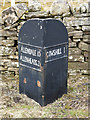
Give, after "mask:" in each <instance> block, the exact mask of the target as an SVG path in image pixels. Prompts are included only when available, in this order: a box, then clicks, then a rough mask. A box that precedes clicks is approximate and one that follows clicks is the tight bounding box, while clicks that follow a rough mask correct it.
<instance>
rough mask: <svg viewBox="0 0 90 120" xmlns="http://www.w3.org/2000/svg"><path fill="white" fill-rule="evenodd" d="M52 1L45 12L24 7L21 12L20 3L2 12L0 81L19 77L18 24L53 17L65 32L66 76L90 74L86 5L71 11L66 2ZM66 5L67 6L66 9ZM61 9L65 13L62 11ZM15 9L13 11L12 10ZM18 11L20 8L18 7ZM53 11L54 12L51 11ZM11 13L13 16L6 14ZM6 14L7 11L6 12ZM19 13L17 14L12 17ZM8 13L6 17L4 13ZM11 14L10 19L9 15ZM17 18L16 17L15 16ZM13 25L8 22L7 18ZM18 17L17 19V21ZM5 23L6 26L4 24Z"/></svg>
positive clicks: (89, 28) (89, 16)
mask: <svg viewBox="0 0 90 120" xmlns="http://www.w3.org/2000/svg"><path fill="white" fill-rule="evenodd" d="M60 5H61V3H60V2H59V3H58V2H54V3H53V4H52V6H51V8H50V10H48V11H39V10H37V11H36V10H35V9H34V11H33V10H31V9H30V8H29V9H30V11H29V12H27V11H28V10H29V9H28V8H27V7H25V6H24V5H21V6H24V7H23V9H24V8H25V9H24V10H23V11H24V12H21V11H20V10H19V9H20V4H19V5H17V6H19V8H17V6H16V7H15V8H14V9H13V8H9V9H7V10H4V12H3V13H2V18H3V21H1V20H0V41H1V43H0V58H1V62H0V71H1V74H2V78H3V79H8V80H13V79H17V80H18V77H19V72H18V71H19V62H18V33H19V30H20V28H21V27H22V25H23V24H24V23H25V22H26V21H27V20H28V19H32V18H40V19H41V18H44V19H46V18H54V19H58V20H60V21H62V22H63V23H64V24H65V26H66V27H67V30H68V36H69V57H68V74H69V75H77V74H80V75H83V74H85V75H90V73H89V64H88V63H89V55H90V49H89V48H90V10H89V7H90V3H85V4H82V5H80V7H78V10H77V8H76V9H74V11H72V9H71V7H70V6H69V4H68V3H64V4H63V3H62V5H61V7H60ZM66 6H67V7H66ZM63 7H65V8H67V10H65V9H62V8H63ZM16 8H17V9H16ZM21 8H22V7H21ZM56 9H57V11H55V10H56ZM9 10H10V11H11V10H14V13H12V12H11V14H10V11H9ZM6 11H7V12H6ZM17 11H18V13H19V11H20V14H18V15H17V14H16V13H17ZM8 13H9V14H8ZM12 14H13V16H12ZM18 16H19V17H18ZM10 17H11V18H16V19H12V20H14V22H10V20H11V19H9V18H10ZM17 18H18V19H17ZM7 23H9V24H7Z"/></svg>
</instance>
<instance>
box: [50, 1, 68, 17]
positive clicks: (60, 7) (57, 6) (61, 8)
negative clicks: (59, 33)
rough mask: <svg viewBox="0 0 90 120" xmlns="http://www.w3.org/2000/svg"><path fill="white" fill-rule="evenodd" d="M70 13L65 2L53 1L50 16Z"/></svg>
mask: <svg viewBox="0 0 90 120" xmlns="http://www.w3.org/2000/svg"><path fill="white" fill-rule="evenodd" d="M69 11H70V8H69V5H68V3H67V2H66V1H62V0H55V1H54V2H53V3H52V5H51V8H50V13H51V14H52V15H63V14H65V13H66V14H68V13H69Z"/></svg>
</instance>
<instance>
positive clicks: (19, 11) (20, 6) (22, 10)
mask: <svg viewBox="0 0 90 120" xmlns="http://www.w3.org/2000/svg"><path fill="white" fill-rule="evenodd" d="M14 9H15V12H16V14H17V16H18V18H20V17H21V16H22V15H23V14H24V13H25V12H26V11H28V8H27V6H26V4H24V3H21V4H16V5H15V6H14Z"/></svg>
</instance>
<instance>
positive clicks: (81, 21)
mask: <svg viewBox="0 0 90 120" xmlns="http://www.w3.org/2000/svg"><path fill="white" fill-rule="evenodd" d="M63 22H64V24H65V25H66V26H69V27H70V26H80V25H82V26H83V25H85V26H86V25H87V26H88V25H90V17H84V18H76V17H65V18H64V19H63Z"/></svg>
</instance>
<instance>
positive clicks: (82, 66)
mask: <svg viewBox="0 0 90 120" xmlns="http://www.w3.org/2000/svg"><path fill="white" fill-rule="evenodd" d="M68 67H69V69H72V70H88V62H84V63H81V62H68Z"/></svg>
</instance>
